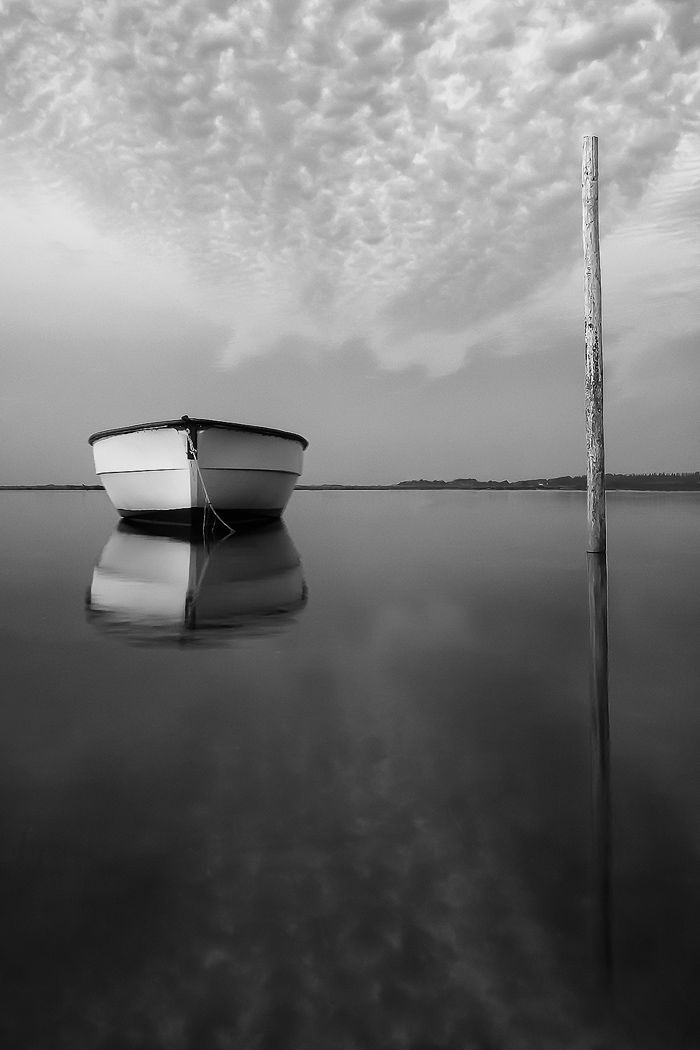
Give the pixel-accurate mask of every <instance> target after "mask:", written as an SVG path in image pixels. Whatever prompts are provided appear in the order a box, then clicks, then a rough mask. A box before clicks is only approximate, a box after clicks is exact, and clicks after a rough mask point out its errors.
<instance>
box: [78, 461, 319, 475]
mask: <svg viewBox="0 0 700 1050" xmlns="http://www.w3.org/2000/svg"><path fill="white" fill-rule="evenodd" d="M187 469H188V465H187V464H185V466H184V467H145V468H144V469H141V470H101V471H100V473H99V474H98V475H97V476H98V478H108V477H109V476H110V475H111V474H167V473H168V472H171V473H174V472H175V471H178V470H187ZM201 469H202V471H213V470H221V471H229V473H234V472H235V473H236V474H289V476H290V477H293V478H299V477H301V475H300V474H299V471H297V470H278V469H277V467H207V466H206V465H205V466H203V467H202V468H201Z"/></svg>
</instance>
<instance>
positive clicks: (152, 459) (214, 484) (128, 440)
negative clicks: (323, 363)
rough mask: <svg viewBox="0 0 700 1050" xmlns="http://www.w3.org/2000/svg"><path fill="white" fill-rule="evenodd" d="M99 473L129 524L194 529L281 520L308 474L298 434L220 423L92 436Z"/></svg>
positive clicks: (183, 421) (184, 422)
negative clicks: (203, 523)
mask: <svg viewBox="0 0 700 1050" xmlns="http://www.w3.org/2000/svg"><path fill="white" fill-rule="evenodd" d="M89 441H90V444H91V445H92V452H93V456H94V459H95V472H96V474H97V475H98V477H99V478H100V481H101V482H102V484H103V485H104V488H105V491H106V493H107V495H108V496H109V498H110V500H111V502H112V504H113V506H114V508H115V509H116V510H117V511H118V512H119V514H121V515H122V517H124V518H143V519H148V520H152V521H162V522H165V523H170V524H176V523H177V524H179V523H182V524H192V523H194V522H196V521H197V520H198V519H201V517H202V515H203V514H204V513H205V511H206V510H207V509H209V508H211V509H213V510H214V511H215V512H216V514H217V515H218V516H219V517H220V518H222V519H223V520H224V521H226V522H236V521H241V520H255V519H274V518H279V517H281V515H282V513H283V511H284V508H285V507H286V505H287V503H288V501H289V497H290V496H291V494H292V492H293V490H294V486H295V485H296V482H297V479H298V477H299V476H300V474H301V471H302V460H303V453H304V449H305V448H306V447H307V445H308V442H307V441H306V438H303V437H301V436H300V435H299V434H291V433H289V432H288V431H285V430H273V429H271V428H269V427H257V426H251V425H250V424H247V423H224V422H222V421H221V420H217V419H194V418H193V419H191V418H190V417H189V416H182V417H181V418H180V419H169V420H163V421H161V422H157V423H138V424H136V425H135V426H130V427H122V428H121V429H119V430H102V431H100V432H99V433H97V434H93V435H92V436H91V437H90V438H89Z"/></svg>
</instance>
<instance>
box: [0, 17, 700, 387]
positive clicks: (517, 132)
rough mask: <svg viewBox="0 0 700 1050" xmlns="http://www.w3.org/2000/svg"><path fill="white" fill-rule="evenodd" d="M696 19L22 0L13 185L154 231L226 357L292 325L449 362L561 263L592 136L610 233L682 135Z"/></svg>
mask: <svg viewBox="0 0 700 1050" xmlns="http://www.w3.org/2000/svg"><path fill="white" fill-rule="evenodd" d="M693 12H694V8H693V7H692V5H690V4H682V3H661V2H653V0H644V2H637V3H634V4H631V5H630V4H629V3H627V2H622V0H617V2H612V3H610V4H608V5H607V6H606V8H605V15H604V17H602V16H601V14H600V11H599V9H598V8H597V7H591V6H590V5H582V6H581V10H580V12H578V13H574V14H572V13H570V12H569V13H567V12H566V11H564V10H562V8H561V6H560V5H559V4H556V3H554V2H553V0H552V2H549V3H534V2H533V0H523V2H522V3H519V4H513V5H508V7H504V5H503V4H502V3H500V2H496V0H486V2H484V3H481V4H480V5H474V4H473V3H471V2H466V0H453V2H452V3H448V2H447V0H367V2H365V3H362V4H360V3H353V2H347V0H343V2H341V0H329V2H328V3H326V4H324V5H318V4H316V3H313V2H311V0H294V2H291V0H289V2H288V3H285V4H284V5H280V4H277V3H273V2H271V0H239V2H237V3H235V4H225V3H216V4H209V3H205V2H204V0H177V2H175V3H164V2H161V0H143V2H139V3H135V2H133V3H132V2H129V0H125V2H123V3H116V2H111V0H110V2H106V3H104V4H101V5H95V4H93V3H88V2H86V0H72V2H67V0H66V2H65V3H61V4H60V5H59V4H55V3H53V2H49V0H33V2H32V3H31V4H29V3H26V4H25V3H14V4H11V5H10V6H9V7H7V9H6V12H5V14H4V15H3V16H1V18H0V29H1V31H2V47H3V51H4V54H5V56H6V62H5V68H4V77H5V90H6V97H7V104H6V108H5V111H4V113H3V114H2V117H3V129H4V130H3V138H2V152H3V157H4V161H5V164H4V167H5V172H6V182H5V192H6V193H9V194H10V196H11V195H12V194H15V195H17V194H19V195H20V196H21V189H22V186H23V185H24V184H26V183H27V182H33V183H34V184H41V185H46V184H47V183H49V182H51V183H52V184H54V185H58V186H59V187H60V188H61V189H62V190H63V191H70V193H71V194H73V195H75V196H77V197H79V198H80V199H81V200H82V201H83V202H84V204H85V207H87V208H89V211H90V215H91V216H92V220H93V222H94V223H95V224H96V226H97V227H98V228H100V229H103V230H105V231H109V230H111V231H115V232H120V233H124V234H126V233H129V234H133V233H134V232H135V231H138V235H139V237H140V238H142V240H143V243H144V245H154V246H155V248H154V253H155V255H156V256H157V255H158V253H159V252H160V251H162V249H163V248H164V246H168V247H169V250H170V251H171V252H172V253H173V254H174V255H175V254H177V255H179V256H181V257H182V259H183V260H186V262H187V265H188V266H189V267H191V268H192V270H193V271H195V272H196V273H197V274H198V278H199V280H200V282H202V283H203V284H206V285H207V286H209V287H210V288H211V289H212V291H213V292H215V294H216V296H217V297H218V302H219V303H220V304H221V309H222V310H223V309H225V307H224V303H226V301H228V313H229V317H230V320H231V323H232V325H234V326H235V327H236V329H237V331H238V332H239V336H238V338H237V339H235V340H233V341H232V342H231V344H230V349H229V351H228V354H227V360H228V361H229V362H230V363H234V362H235V361H236V360H238V359H240V355H241V354H246V353H251V352H252V353H255V352H260V351H263V350H265V348H266V347H269V346H271V345H273V344H274V342H275V341H276V339H277V338H278V337H279V336H280V334H281V332H282V330H283V329H284V328H285V327H286V329H287V331H288V332H296V333H307V334H310V333H313V334H315V336H316V337H322V338H325V337H326V336H327V334H328V332H329V331H331V330H334V331H335V332H336V335H337V337H338V338H343V337H345V338H350V337H354V336H356V335H358V334H361V335H363V336H364V337H365V338H366V339H367V340H369V342H370V343H371V345H372V346H373V347H374V348H375V351H376V353H377V354H378V355H379V358H380V360H383V361H384V362H386V363H390V364H392V366H395V365H396V364H397V363H399V362H400V361H401V360H402V348H403V347H406V348H407V350H406V352H405V354H404V356H403V361H404V363H406V362H410V361H413V360H416V359H417V356H418V354H419V347H420V346H422V347H424V348H426V350H425V352H426V353H427V354H428V355H429V357H428V363H429V365H430V367H431V368H432V367H436V368H438V369H442V370H445V369H446V368H454V367H457V366H458V364H459V362H460V360H461V359H462V358H461V355H463V353H464V352H465V351H466V348H468V347H469V346H473V345H474V331H475V329H477V328H479V327H480V326H482V325H483V324H485V323H487V322H488V320H489V319H490V318H495V317H496V316H497V315H498V314H499V313H500V312H501V311H502V309H503V306H504V304H508V306H509V307H510V306H512V305H513V304H515V303H518V302H520V301H525V300H527V299H528V297H530V296H532V295H533V294H535V292H536V290H537V289H538V288H540V287H542V286H543V285H544V284H545V283H546V282H547V281H548V280H549V279H550V278H551V277H552V276H553V275H555V274H556V273H557V272H558V271H559V270H560V269H561V268H562V267H567V266H570V265H571V261H572V259H573V258H575V257H576V256H577V253H578V239H579V232H578V231H579V223H580V218H579V209H580V204H579V188H578V187H579V155H580V138H581V135H582V134H583V133H588V132H590V131H594V132H596V133H597V134H598V135H599V137H600V141H601V163H602V164H604V169H603V170H604V176H603V177H604V180H605V183H604V185H605V205H606V208H607V221H608V223H609V224H610V227H612V228H614V227H615V226H616V225H617V224H619V223H621V222H622V221H624V218H625V216H626V215H627V213H628V212H629V210H630V208H634V207H635V206H637V205H638V203H639V201H640V200H641V199H642V195H643V193H644V190H645V187H646V185H647V183H648V181H649V179H650V178H651V177H652V176H653V175H654V173H656V172H658V171H660V170H662V169H663V167H664V166H665V165H666V164H667V161H668V159H669V158H670V157H672V156H673V154H674V152H675V151H676V150H677V149H679V148H680V147H681V145H682V143H683V142H684V141H686V139H688V138H689V137H690V136H691V135H692V132H693V129H694V128H695V127H696V125H697V117H696V113H697V92H698V77H697V70H696V63H695V62H694V59H693V57H692V55H691V51H690V43H691V41H692V39H693V33H694V28H693V27H694V26H695V24H696V19H695V15H694V13H693ZM13 179H14V185H13ZM18 187H19V189H18ZM684 207H685V208H686V212H685V213H684V214H685V215H686V217H687V218H688V219H691V218H693V217H697V216H698V214H699V213H700V204H698V203H697V202H696V201H695V200H694V199H692V200H691V199H690V198H685V200H684ZM183 265H184V262H183ZM428 347H430V350H428V349H427V348H428ZM420 352H422V351H420Z"/></svg>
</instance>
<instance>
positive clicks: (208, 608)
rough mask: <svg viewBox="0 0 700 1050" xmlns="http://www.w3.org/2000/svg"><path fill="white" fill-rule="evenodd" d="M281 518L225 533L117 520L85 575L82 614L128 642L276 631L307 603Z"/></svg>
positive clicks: (211, 640)
mask: <svg viewBox="0 0 700 1050" xmlns="http://www.w3.org/2000/svg"><path fill="white" fill-rule="evenodd" d="M306 597H307V590H306V584H305V582H304V575H303V569H302V565H301V561H300V558H299V554H298V552H297V550H296V548H295V546H294V544H293V543H292V541H291V539H290V536H289V533H288V531H287V529H286V527H285V525H284V524H283V523H282V522H275V523H274V524H271V525H266V526H261V527H258V528H255V529H248V530H244V531H239V532H235V533H233V534H231V535H228V536H225V537H224V538H221V539H217V538H213V537H208V538H207V537H203V536H202V535H201V534H195V533H192V532H188V531H183V530H179V531H178V530H168V529H166V528H165V527H158V526H143V525H139V526H137V525H133V524H129V523H127V522H120V523H119V525H118V526H117V527H116V528H115V530H114V532H113V533H112V535H111V536H110V537H109V539H108V540H107V543H106V544H105V546H104V548H103V550H102V553H101V555H100V557H99V560H98V562H97V565H96V566H95V569H94V572H93V574H92V583H91V584H90V588H89V591H88V595H87V602H86V604H87V610H88V617H89V618H90V620H91V621H92V622H93V623H94V624H95V625H96V626H98V627H100V628H103V629H106V630H110V631H116V632H119V633H121V634H123V635H124V636H125V638H126V639H127V640H128V641H131V642H146V643H150V644H154V643H156V644H157V643H159V642H163V643H168V642H171V643H172V642H175V643H178V644H183V643H186V642H196V643H197V644H201V643H202V642H204V643H205V644H207V643H208V644H215V645H220V644H226V643H227V642H230V641H231V640H233V639H234V638H238V637H241V636H242V635H243V636H251V635H257V634H269V633H272V632H275V631H279V630H283V629H284V628H285V627H287V626H289V625H290V624H291V623H292V622H293V621H294V614H295V613H298V612H299V611H300V610H301V609H302V608H303V607H304V605H305V604H306Z"/></svg>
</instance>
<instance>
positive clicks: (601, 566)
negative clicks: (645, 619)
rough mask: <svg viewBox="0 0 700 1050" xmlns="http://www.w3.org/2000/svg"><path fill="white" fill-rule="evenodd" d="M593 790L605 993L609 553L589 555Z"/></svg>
mask: <svg viewBox="0 0 700 1050" xmlns="http://www.w3.org/2000/svg"><path fill="white" fill-rule="evenodd" d="M587 569H588V627H589V642H590V708H591V759H592V789H593V873H594V900H595V922H594V943H595V955H596V963H597V967H598V973H599V979H600V982H601V990H602V991H603V993H604V994H606V995H608V994H609V993H610V991H611V988H612V975H613V949H612V929H611V927H612V884H611V854H612V843H611V793H610V719H609V710H608V574H607V560H606V555H605V552H602V553H589V554H588V555H587Z"/></svg>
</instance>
